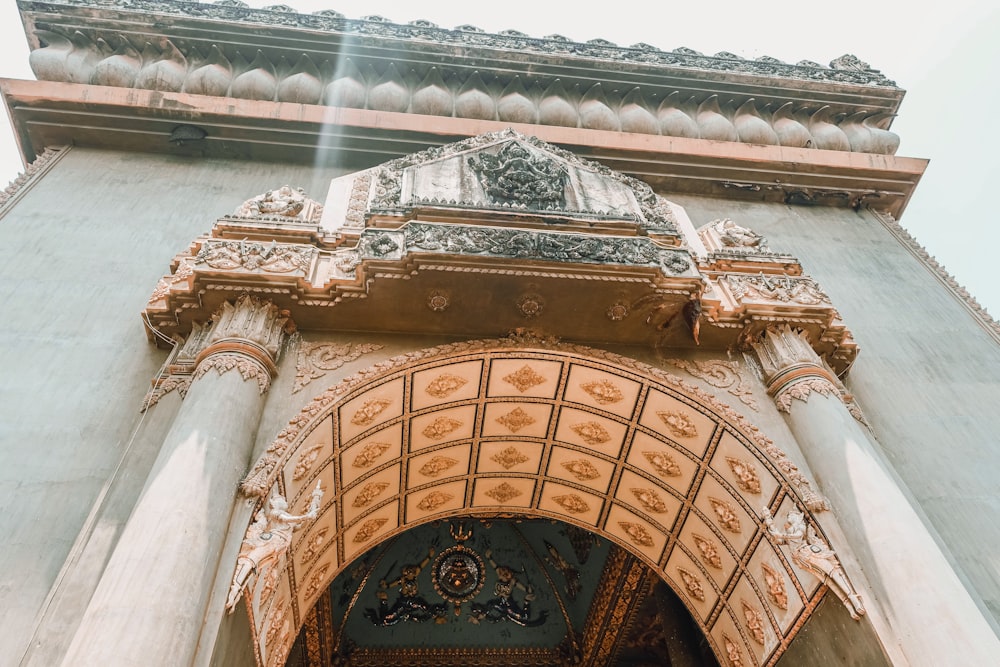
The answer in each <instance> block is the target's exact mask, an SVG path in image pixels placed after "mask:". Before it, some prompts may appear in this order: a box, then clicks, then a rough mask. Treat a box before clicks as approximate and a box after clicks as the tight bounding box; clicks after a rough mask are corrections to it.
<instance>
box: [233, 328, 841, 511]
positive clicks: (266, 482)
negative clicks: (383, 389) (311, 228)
mask: <svg viewBox="0 0 1000 667" xmlns="http://www.w3.org/2000/svg"><path fill="white" fill-rule="evenodd" d="M518 347H531V348H533V349H534V348H538V347H545V348H547V349H549V350H552V353H551V354H553V355H559V354H565V353H570V354H576V355H583V356H586V357H589V358H591V359H596V360H600V361H604V362H607V363H609V364H613V365H615V366H618V367H620V368H622V369H625V370H627V371H629V372H632V373H636V374H639V375H642V376H645V377H646V378H648V380H649V381H650V382H653V383H660V384H663V385H664V386H666V387H671V388H673V389H674V390H676V391H681V392H683V393H685V394H686V395H688V396H690V397H692V398H694V399H695V400H697V401H698V402H699V403H701V404H703V405H705V406H707V407H708V408H709V409H710V410H711V411H713V412H715V413H716V414H719V415H721V416H722V418H723V419H725V420H726V421H727V422H729V423H730V424H732V425H733V426H735V427H736V428H737V429H739V430H740V432H741V433H743V434H744V435H745V436H746V437H748V438H749V439H750V441H751V442H752V443H753V445H754V446H755V447H757V448H758V449H760V450H761V451H762V452H764V453H765V454H766V455H767V456H768V457H769V458H770V459H771V460H772V461H773V462H774V464H775V465H776V466H777V467H778V468H779V469H780V470H781V472H782V474H783V475H784V476H785V477H786V478H787V479H788V481H789V482H790V483H791V485H792V486H793V487H794V488H795V490H796V491H797V492H798V494H799V496H800V497H801V498H802V500H803V502H804V503H805V505H806V507H807V508H808V509H810V510H812V511H813V512H823V511H826V510H829V509H830V505H829V503H828V502H827V501H826V500H825V499H824V498H823V497H822V496H821V495H819V494H818V493H816V491H815V490H814V489H813V488H812V485H811V483H810V482H809V480H808V479H807V478H806V477H805V475H803V474H802V471H800V470H799V468H798V467H797V466H796V465H795V464H794V463H793V462H792V460H791V459H789V458H788V456H787V455H786V454H785V453H784V452H783V451H782V450H781V448H780V447H778V446H777V445H775V444H774V442H773V441H772V440H771V439H770V438H768V437H767V436H765V435H764V433H763V432H762V431H761V430H760V429H759V428H758V427H757V426H756V425H754V424H752V423H750V421H749V420H748V419H747V418H746V417H745V416H743V415H741V414H740V413H738V412H736V410H734V409H733V408H732V407H731V406H729V405H726V404H725V403H723V402H721V401H720V400H719V399H717V398H716V397H715V396H713V395H712V394H710V393H708V392H706V391H704V390H703V389H701V388H699V387H697V386H695V385H692V384H690V383H688V382H685V381H684V380H681V379H680V378H678V377H677V376H675V375H673V374H671V373H668V372H666V371H664V370H663V369H662V368H657V367H656V366H652V365H650V364H647V363H643V362H641V361H636V360H635V359H631V358H629V357H624V356H622V355H619V354H615V353H613V352H608V351H606V350H599V349H596V348H592V347H586V346H583V345H573V344H568V343H559V342H558V341H555V340H550V339H544V338H539V337H537V336H531V335H525V334H516V335H512V336H510V337H507V338H492V339H482V340H472V341H461V342H458V343H448V344H445V345H438V346H435V347H429V348H426V349H423V350H418V351H416V352H407V353H406V354H400V355H397V356H395V357H391V358H389V359H386V360H385V361H383V362H381V363H379V364H378V365H375V366H371V367H368V368H365V369H362V370H360V371H358V372H357V373H355V374H353V375H351V376H350V377H348V378H345V379H344V380H343V381H341V382H340V383H338V384H336V385H334V386H332V387H330V388H329V389H327V390H326V391H324V392H323V393H321V394H319V395H318V396H316V397H315V398H314V399H313V400H312V401H310V402H309V403H308V404H307V405H306V406H305V407H303V408H302V410H301V411H300V412H299V414H297V415H295V417H293V418H292V419H291V420H290V421H289V422H288V424H287V425H286V426H285V427H284V428H283V429H282V430H281V431H280V432H279V433H278V435H277V436H275V439H274V440H273V441H272V442H271V444H270V445H268V446H267V448H266V449H265V450H264V454H263V455H261V457H260V458H259V459H257V461H256V463H254V466H253V468H251V470H250V472H249V474H248V475H247V476H246V478H245V479H244V480H243V481H242V482H241V483H240V490H241V492H242V493H243V494H244V495H245V496H247V497H254V498H261V497H263V496H265V495H266V494H267V493H268V490H269V489H270V488H271V487H272V486H273V485H274V482H275V480H276V478H277V475H278V473H279V471H280V469H281V465H282V464H283V463H284V462H285V461H286V460H287V457H289V456H291V452H292V451H294V446H297V444H298V442H299V440H300V438H301V436H302V434H303V432H308V430H309V429H310V427H312V426H313V425H315V424H316V423H317V422H318V420H320V419H323V418H325V417H326V416H328V415H329V414H330V410H332V409H334V408H335V406H337V405H338V404H339V401H340V400H341V399H342V398H344V397H345V396H348V395H349V394H350V393H351V392H353V391H356V390H359V389H361V388H362V387H363V386H365V385H366V384H367V383H369V382H371V381H372V380H374V379H376V378H382V377H386V376H388V375H389V374H393V373H401V372H403V371H405V369H407V368H408V367H411V366H412V365H413V364H415V363H419V362H421V361H424V360H428V359H440V358H444V357H447V356H449V355H451V356H454V355H468V354H483V353H484V350H492V349H504V350H510V349H512V348H518Z"/></svg>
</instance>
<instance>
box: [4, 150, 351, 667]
mask: <svg viewBox="0 0 1000 667" xmlns="http://www.w3.org/2000/svg"><path fill="white" fill-rule="evenodd" d="M335 175H336V174H335V173H334V172H332V171H327V172H325V173H323V172H320V171H313V170H312V169H309V168H306V167H290V166H282V167H276V166H275V165H273V164H255V163H249V162H239V163H235V162H223V161H205V160H194V159H181V158H172V157H167V156H148V155H137V154H129V153H117V152H103V151H93V150H84V149H71V150H70V151H69V152H68V153H67V154H66V155H65V156H63V157H62V158H61V159H60V160H59V161H58V163H57V164H55V165H54V166H53V167H52V169H51V170H50V171H49V172H48V173H47V174H45V175H44V177H42V178H40V179H38V180H37V181H35V182H34V183H33V185H32V186H31V189H30V190H28V191H27V192H25V193H24V194H23V196H22V197H21V198H20V199H19V200H18V201H17V202H15V203H14V204H13V205H12V206H11V207H10V208H9V209H7V210H6V211H5V214H4V215H3V217H2V218H0V248H3V249H4V251H5V252H4V254H5V258H6V259H5V261H4V262H3V263H2V264H0V285H2V286H3V288H2V290H0V294H2V295H3V296H2V304H3V313H4V317H3V319H2V322H0V368H2V369H3V371H2V373H0V376H2V377H3V381H0V503H2V504H0V508H2V511H0V535H3V536H4V547H3V549H0V600H3V604H0V647H2V654H3V655H4V656H5V658H4V659H3V660H0V662H4V664H17V663H18V662H19V660H20V658H21V655H22V654H23V652H24V651H25V648H26V646H27V645H28V643H29V641H30V640H31V639H32V634H33V631H34V627H35V624H36V620H37V619H38V618H39V615H40V614H41V613H42V612H43V605H44V604H45V600H46V595H47V594H48V592H49V590H50V588H51V587H52V585H53V583H54V582H55V581H56V579H57V577H58V576H59V574H60V570H61V569H62V568H63V565H64V562H67V557H69V563H68V565H67V572H66V575H67V576H68V575H70V574H71V572H70V571H71V570H72V569H73V562H74V561H75V560H76V558H77V556H79V555H80V554H79V553H76V552H75V551H74V550H73V545H74V542H75V541H76V540H77V536H78V535H79V534H80V533H81V530H82V529H84V527H85V525H87V526H88V532H89V531H90V530H91V529H93V528H94V527H95V526H96V525H98V524H100V526H101V530H102V531H104V532H106V533H110V536H105V539H103V540H102V541H103V542H104V543H105V544H107V543H113V535H114V533H115V531H116V530H117V526H118V525H120V522H121V520H124V519H125V518H127V516H128V511H129V508H130V507H131V503H132V502H134V494H136V493H138V491H139V489H141V486H142V483H143V481H144V476H145V475H144V473H143V465H146V466H147V468H148V464H149V462H150V460H151V459H150V458H149V452H148V451H147V452H146V453H145V454H144V453H143V452H142V451H137V450H142V449H143V448H153V449H152V450H151V451H152V453H153V454H154V455H155V447H156V446H157V445H158V444H159V438H158V434H157V433H156V432H155V431H156V430H158V429H155V428H154V429H153V431H154V432H152V433H151V432H150V431H149V429H148V428H146V429H143V430H142V431H140V432H138V436H137V437H136V438H135V442H134V443H132V437H133V433H136V432H137V428H138V427H139V426H140V422H141V421H142V415H140V413H139V407H140V405H141V402H142V398H143V396H144V395H145V393H146V391H147V390H148V389H149V382H150V380H151V379H152V378H153V377H155V376H156V374H157V371H158V370H159V367H160V365H161V364H162V363H163V361H164V359H165V354H164V353H163V352H161V351H158V350H156V349H154V348H153V347H152V346H151V345H150V344H149V343H148V342H147V340H146V335H145V333H144V332H143V327H142V322H141V320H140V318H139V313H140V312H141V311H142V310H143V308H144V307H145V304H146V299H147V298H148V296H149V294H150V292H151V291H152V289H153V287H154V286H155V285H156V281H157V279H158V278H159V277H160V276H162V275H163V274H164V273H166V272H167V271H168V269H169V262H170V259H171V258H172V257H173V255H174V254H175V253H177V252H178V251H180V250H181V249H183V248H186V247H187V246H188V244H189V243H190V242H191V240H192V239H193V238H194V237H196V236H197V235H199V234H201V233H204V232H206V231H208V229H210V228H211V225H212V223H213V222H214V221H215V219H216V218H217V217H219V216H220V215H224V214H227V213H230V212H232V210H233V209H235V207H236V206H238V205H239V204H240V203H241V202H242V201H244V200H245V199H248V198H249V197H251V196H254V195H256V194H259V193H261V192H264V191H266V190H268V189H271V188H273V187H275V186H278V185H282V184H284V183H286V182H287V183H290V184H292V185H301V186H303V187H305V188H306V189H307V191H308V192H309V193H310V194H312V195H314V196H315V197H316V198H317V199H322V198H323V197H324V196H325V194H326V183H327V182H328V179H329V178H332V177H333V176H335ZM147 420H155V418H154V417H153V416H152V415H151V416H150V417H148V418H147ZM163 421H164V422H165V423H166V424H169V419H166V420H163ZM147 425H148V424H147ZM160 426H161V427H162V424H161V425H160ZM130 443H131V444H132V450H133V451H131V452H130V451H129V450H130ZM126 454H129V457H130V458H129V460H128V465H126V466H125V467H124V469H122V470H120V471H119V472H120V473H121V474H120V475H118V476H116V477H115V479H116V483H115V484H116V485H118V486H120V485H122V484H124V485H126V486H129V485H131V486H130V487H129V488H130V489H131V494H132V497H131V498H130V497H129V495H130V494H129V491H128V490H127V489H126V490H125V491H124V492H123V491H122V490H121V489H119V492H118V493H114V492H110V490H111V487H109V488H108V491H109V494H108V495H109V498H112V499H113V501H114V502H113V503H112V504H113V505H115V506H114V507H110V508H109V507H107V506H104V507H103V509H102V510H101V511H99V512H96V513H95V516H94V517H92V521H88V515H89V514H90V513H91V508H92V507H93V506H94V505H95V500H96V499H97V498H98V496H99V495H101V493H102V489H104V488H105V485H106V483H107V482H108V481H109V479H111V478H112V474H113V473H114V472H115V470H116V467H117V466H118V464H119V461H120V460H121V459H122V457H123V456H125V455H126ZM113 486H114V485H113ZM109 512H110V515H111V516H110V518H109V517H108V513H109ZM100 516H103V517H104V519H105V520H100ZM8 659H9V662H7V661H8Z"/></svg>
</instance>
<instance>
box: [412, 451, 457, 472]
mask: <svg viewBox="0 0 1000 667" xmlns="http://www.w3.org/2000/svg"><path fill="white" fill-rule="evenodd" d="M456 463H458V461H457V460H455V459H453V458H449V457H447V456H435V457H433V458H431V459H430V460H429V461H427V463H425V464H423V465H422V466H420V474H421V475H423V476H424V477H437V476H438V475H440V474H441V473H443V472H444V471H445V470H448V469H449V468H451V467H452V466H454V465H455V464H456Z"/></svg>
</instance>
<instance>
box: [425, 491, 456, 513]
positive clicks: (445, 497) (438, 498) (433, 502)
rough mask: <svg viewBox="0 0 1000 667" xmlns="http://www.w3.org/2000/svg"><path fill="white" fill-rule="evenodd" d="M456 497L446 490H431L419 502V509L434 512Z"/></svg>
mask: <svg viewBox="0 0 1000 667" xmlns="http://www.w3.org/2000/svg"><path fill="white" fill-rule="evenodd" d="M454 497H455V496H453V495H451V494H450V493H445V492H444V491H431V492H430V493H428V494H427V495H426V496H424V497H423V498H422V499H421V500H420V502H419V503H417V509H421V510H423V511H424V512H433V511H434V510H436V509H437V508H439V507H441V506H442V505H444V504H445V503H447V502H448V501H449V500H451V499H452V498H454Z"/></svg>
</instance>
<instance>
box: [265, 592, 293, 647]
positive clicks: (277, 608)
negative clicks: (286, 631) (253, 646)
mask: <svg viewBox="0 0 1000 667" xmlns="http://www.w3.org/2000/svg"><path fill="white" fill-rule="evenodd" d="M286 605H287V601H286V600H285V599H284V598H281V599H280V600H278V601H277V602H275V603H274V607H273V608H272V609H271V613H270V619H269V620H268V623H267V632H266V633H265V634H264V646H265V648H267V650H268V653H270V652H271V650H272V649H273V648H275V640H276V639H277V638H278V633H279V632H281V626H282V625H284V624H285V616H286V614H287V611H288V610H287V609H286V608H285V607H286Z"/></svg>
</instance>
